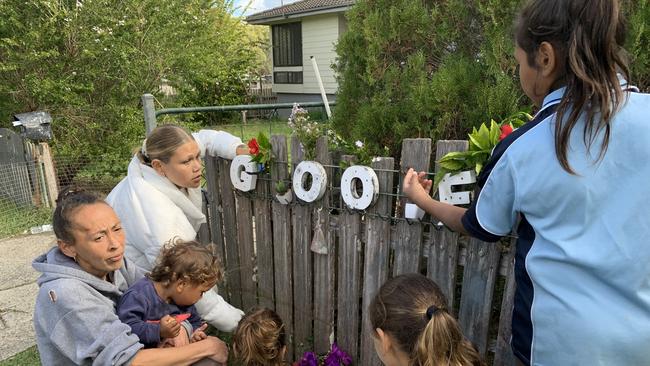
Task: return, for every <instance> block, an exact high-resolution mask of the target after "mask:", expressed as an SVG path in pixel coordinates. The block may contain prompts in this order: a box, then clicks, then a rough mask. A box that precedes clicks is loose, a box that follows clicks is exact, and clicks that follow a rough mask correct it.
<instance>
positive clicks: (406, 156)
mask: <svg viewBox="0 0 650 366" xmlns="http://www.w3.org/2000/svg"><path fill="white" fill-rule="evenodd" d="M430 159H431V140H430V139H405V140H404V142H403V143H402V161H401V163H400V164H401V168H402V170H403V171H406V170H407V169H409V168H413V169H415V170H416V171H429V166H430ZM403 179H404V176H402V175H401V176H400V182H401V180H403ZM402 185H403V184H401V183H400V187H401V186H402ZM406 201H407V200H406V198H402V199H401V200H400V205H399V211H398V212H397V215H399V216H403V212H404V206H405V205H406ZM396 244H397V246H396V247H395V266H394V267H393V273H394V274H395V275H398V274H402V273H410V272H419V269H420V258H421V257H422V225H421V224H420V223H417V222H414V223H410V222H406V221H401V222H398V223H397V242H396Z"/></svg>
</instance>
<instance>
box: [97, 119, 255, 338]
mask: <svg viewBox="0 0 650 366" xmlns="http://www.w3.org/2000/svg"><path fill="white" fill-rule="evenodd" d="M192 135H193V136H194V139H195V140H196V141H197V143H198V144H199V148H200V150H201V156H204V155H205V154H206V153H208V154H210V155H216V156H220V157H223V158H227V159H232V158H234V157H235V153H236V150H237V147H238V146H240V145H241V143H242V142H241V140H240V139H239V138H237V137H235V136H233V135H231V134H229V133H227V132H223V131H211V130H201V131H199V132H198V133H193V134H192ZM106 201H107V202H108V204H110V205H111V206H112V207H113V209H114V210H115V212H116V213H117V215H118V216H119V217H120V220H121V221H122V225H123V227H124V229H125V232H126V253H125V255H126V257H127V258H129V260H131V261H132V262H135V263H136V264H137V265H138V266H139V267H141V268H142V269H144V270H146V271H150V270H151V269H152V268H153V265H154V264H155V261H156V258H157V257H158V253H159V252H160V248H161V247H162V246H163V245H164V244H165V243H166V242H168V241H169V240H171V239H173V238H174V237H179V238H180V239H182V240H194V239H196V234H197V231H198V229H199V227H200V226H201V224H202V223H204V222H206V218H205V215H204V214H203V212H202V195H201V189H200V188H188V189H187V194H185V192H183V191H182V190H180V189H178V188H177V187H176V186H175V185H174V184H173V183H172V182H171V181H169V179H167V178H165V177H163V176H160V175H159V174H158V173H157V172H156V171H155V170H154V169H153V168H151V167H149V166H147V165H144V164H142V163H141V162H140V161H139V160H138V158H137V157H134V158H133V159H132V160H131V163H129V168H128V173H127V176H126V178H124V179H123V180H122V181H121V182H120V183H119V184H118V185H117V186H115V188H113V190H112V191H111V193H110V194H109V195H108V197H107V198H106ZM196 308H197V310H198V311H199V315H201V317H202V318H203V320H205V321H207V322H208V323H210V324H211V325H213V326H215V327H216V328H218V329H220V330H222V331H227V332H230V331H232V330H233V329H234V328H235V327H236V326H237V323H238V322H239V319H241V317H242V315H243V312H242V311H241V310H239V309H237V308H235V307H233V306H232V305H230V304H228V303H227V302H226V301H225V300H224V299H223V298H222V297H221V296H220V295H219V294H218V293H217V289H216V287H215V288H214V289H213V291H208V292H206V293H205V294H204V295H203V298H202V299H201V300H200V301H199V302H198V303H196Z"/></svg>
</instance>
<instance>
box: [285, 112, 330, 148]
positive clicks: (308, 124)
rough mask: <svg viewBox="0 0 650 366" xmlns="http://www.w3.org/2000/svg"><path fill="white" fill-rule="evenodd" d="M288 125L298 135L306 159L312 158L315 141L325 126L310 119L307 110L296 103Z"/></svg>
mask: <svg viewBox="0 0 650 366" xmlns="http://www.w3.org/2000/svg"><path fill="white" fill-rule="evenodd" d="M288 125H289V127H290V128H291V129H292V130H293V133H294V134H295V135H296V137H298V141H300V144H301V145H302V148H303V150H304V152H305V157H306V158H307V160H313V159H314V157H315V155H316V141H318V138H319V137H321V136H322V135H323V133H324V128H325V126H324V125H323V124H320V123H317V122H314V121H311V120H310V118H309V112H308V111H307V110H306V109H304V108H301V107H300V105H299V104H298V103H294V104H293V109H292V110H291V115H290V116H289V122H288Z"/></svg>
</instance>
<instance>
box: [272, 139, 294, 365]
mask: <svg viewBox="0 0 650 366" xmlns="http://www.w3.org/2000/svg"><path fill="white" fill-rule="evenodd" d="M271 145H272V146H273V156H275V157H276V159H277V161H278V162H277V163H275V164H274V165H273V168H272V170H271V177H272V185H273V186H275V185H276V184H277V183H278V182H279V181H282V182H287V181H288V179H289V173H288V168H287V163H286V162H287V161H288V154H287V139H286V137H285V136H272V137H271ZM271 208H272V220H273V264H274V267H275V299H276V300H275V301H276V302H275V310H276V311H277V313H278V315H280V317H281V318H282V320H283V321H284V324H285V327H286V331H287V332H286V333H287V334H288V335H289V339H290V342H289V344H288V345H287V357H289V358H291V357H292V356H293V354H294V352H293V350H294V345H293V341H292V339H293V338H292V336H293V334H294V331H293V329H294V328H293V281H292V272H293V271H292V269H293V265H292V245H291V212H290V210H289V207H288V206H286V205H283V204H281V203H279V202H277V201H273V202H272V203H271Z"/></svg>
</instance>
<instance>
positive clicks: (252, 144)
mask: <svg viewBox="0 0 650 366" xmlns="http://www.w3.org/2000/svg"><path fill="white" fill-rule="evenodd" d="M248 150H249V151H250V153H251V155H257V154H259V152H260V145H259V144H258V143H257V140H255V138H254V137H253V138H252V139H251V140H250V141H248Z"/></svg>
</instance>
